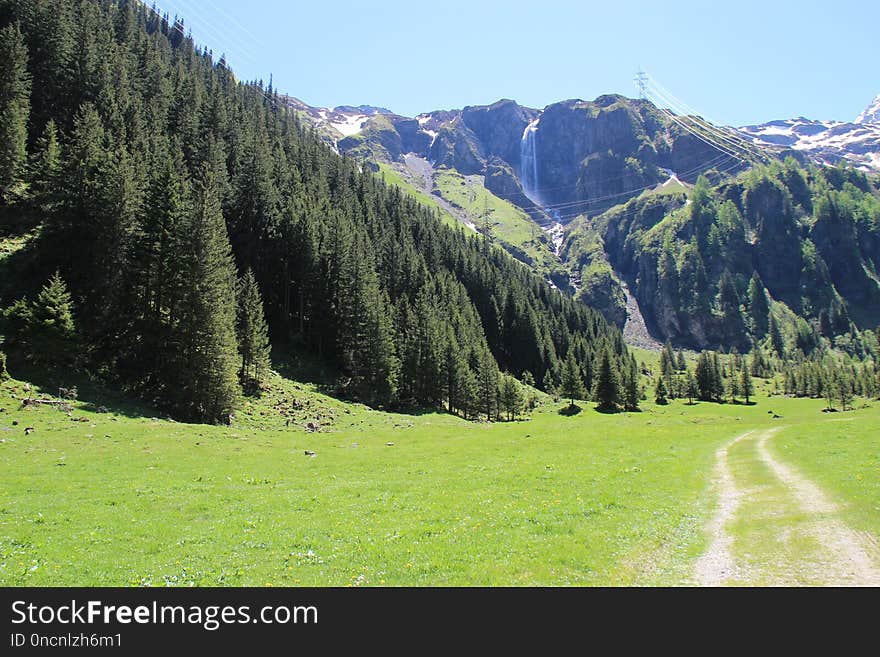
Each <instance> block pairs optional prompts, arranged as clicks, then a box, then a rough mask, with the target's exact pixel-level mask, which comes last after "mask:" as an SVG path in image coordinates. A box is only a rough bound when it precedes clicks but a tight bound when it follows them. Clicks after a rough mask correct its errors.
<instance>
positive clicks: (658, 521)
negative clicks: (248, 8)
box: [0, 375, 880, 586]
mask: <svg viewBox="0 0 880 657" xmlns="http://www.w3.org/2000/svg"><path fill="white" fill-rule="evenodd" d="M55 392H57V390H50V389H46V390H39V389H37V388H33V387H31V388H28V386H27V384H25V383H23V382H21V381H15V380H12V381H6V382H5V383H3V384H2V386H0V409H3V410H2V412H0V472H2V477H0V585H6V586H14V585H27V586H47V585H123V586H127V585H134V586H137V585H154V586H164V585H176V586H186V585H197V586H220V585H274V586H291V585H293V586H296V585H303V586H308V585H319V586H324V585H334V586H340V585H367V586H369V585H389V586H398V585H603V584H605V585H627V584H678V583H689V581H690V577H691V575H690V573H691V571H692V567H693V563H694V561H695V559H696V558H697V557H698V556H699V555H700V554H701V552H702V551H703V550H704V549H705V547H706V543H707V538H706V536H705V533H704V526H705V523H706V520H707V519H708V517H709V516H710V515H711V513H712V508H713V505H714V494H713V492H712V488H711V479H712V471H713V463H714V453H715V450H716V449H717V448H718V447H719V446H720V445H722V444H724V443H725V442H727V441H729V440H730V439H731V438H733V437H734V436H736V435H739V434H741V433H742V432H744V431H747V430H749V429H753V428H759V427H769V426H785V427H787V428H786V429H785V430H784V431H782V432H780V434H779V436H778V441H779V442H778V444H774V449H775V450H777V451H778V454H779V456H780V457H783V458H785V460H786V461H789V462H791V463H792V464H795V465H796V466H797V467H799V468H801V469H802V471H803V472H804V473H805V474H806V475H807V476H810V477H812V478H814V480H816V481H818V482H820V483H821V484H823V485H824V486H826V488H827V490H828V491H829V492H830V493H832V494H833V495H834V496H836V499H838V500H839V501H842V502H843V503H844V504H846V505H848V508H850V509H851V511H850V513H851V514H852V521H853V524H854V526H857V527H859V528H860V529H862V530H863V531H867V532H870V533H872V534H873V535H874V536H875V537H876V536H878V535H880V522H878V517H880V513H878V506H880V501H878V491H880V487H878V483H877V482H878V480H880V477H878V475H880V452H878V444H877V441H876V438H875V437H876V436H877V435H880V431H878V430H880V412H878V410H877V407H876V406H874V407H862V408H857V409H856V410H854V411H850V412H847V413H835V414H823V413H822V412H821V408H822V407H823V403H822V402H821V401H820V400H800V399H783V398H779V397H775V398H767V397H766V396H759V398H758V403H757V404H755V405H753V406H744V405H730V404H727V405H718V404H709V403H703V404H696V405H694V406H687V405H686V404H684V403H682V402H673V403H671V404H670V405H668V406H665V407H660V406H655V405H653V404H651V403H644V404H643V409H644V410H643V412H641V413H628V414H615V415H605V414H601V413H598V412H596V411H595V410H594V409H593V405H592V404H587V403H586V402H582V404H581V405H582V410H581V412H579V413H577V414H575V415H573V416H566V415H563V414H560V413H559V412H558V411H559V410H560V409H561V408H562V407H563V406H564V403H558V404H557V403H554V402H553V401H552V400H551V399H550V398H544V399H543V403H542V405H541V406H539V408H538V409H537V410H536V412H535V413H534V414H533V415H532V418H531V419H528V420H525V419H522V420H520V421H516V422H509V423H495V424H487V423H471V422H465V421H463V420H461V419H458V418H455V417H452V416H449V415H443V414H436V413H429V414H423V415H396V414H390V413H384V412H380V411H374V410H370V409H368V408H367V407H365V406H361V405H357V404H346V403H343V402H340V401H338V400H335V399H332V398H330V397H327V396H325V395H323V394H321V393H320V392H319V391H318V390H317V389H316V388H315V387H314V386H312V385H310V384H300V383H293V382H291V381H289V380H286V379H283V378H281V377H280V376H277V375H272V377H271V379H270V384H269V389H268V390H265V391H264V392H263V395H262V397H261V398H260V399H253V398H251V399H249V400H248V401H247V402H246V404H245V407H244V408H243V409H242V410H241V411H239V413H238V415H237V417H236V418H235V419H234V421H233V423H232V425H231V426H229V427H216V426H206V425H187V424H181V423H176V422H173V421H169V420H167V419H162V418H157V417H153V415H152V414H151V413H150V412H149V411H148V410H146V409H143V408H139V407H134V406H130V405H126V404H125V403H124V402H121V401H118V400H116V399H115V398H114V397H113V395H112V394H110V393H108V392H106V391H101V390H90V389H89V390H86V391H85V392H82V393H80V399H79V400H77V401H73V402H70V405H69V407H66V408H65V407H63V406H61V407H59V406H60V405H58V404H52V405H49V404H40V405H27V406H24V407H23V406H22V402H21V400H22V399H23V398H26V397H32V398H38V399H46V400H50V401H58V398H57V397H54V396H52V393H55ZM102 404H103V405H106V407H107V408H102V407H101V406H102ZM771 409H772V411H773V414H776V415H779V416H781V417H778V418H773V415H772V414H771V413H768V411H770V410H771ZM310 423H311V425H312V428H313V429H317V430H316V431H310V430H309V428H308V426H309V424H310ZM26 429H32V430H31V431H27V432H26ZM307 452H309V453H313V454H314V455H311V454H307Z"/></svg>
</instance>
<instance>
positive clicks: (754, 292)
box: [749, 272, 770, 340]
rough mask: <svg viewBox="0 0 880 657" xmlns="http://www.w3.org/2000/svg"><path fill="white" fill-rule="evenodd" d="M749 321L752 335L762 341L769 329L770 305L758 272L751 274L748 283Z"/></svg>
mask: <svg viewBox="0 0 880 657" xmlns="http://www.w3.org/2000/svg"><path fill="white" fill-rule="evenodd" d="M749 319H750V322H751V328H752V334H753V335H754V336H755V338H756V339H757V340H761V339H763V338H764V336H765V335H767V332H768V331H769V328H770V303H769V302H768V301H767V293H766V292H765V290H764V284H763V283H762V282H761V278H760V277H759V276H758V272H753V273H752V279H751V280H750V281H749Z"/></svg>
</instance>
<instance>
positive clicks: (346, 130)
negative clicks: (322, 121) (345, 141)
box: [330, 114, 369, 137]
mask: <svg viewBox="0 0 880 657" xmlns="http://www.w3.org/2000/svg"><path fill="white" fill-rule="evenodd" d="M368 118H369V117H367V116H364V115H363V114H355V115H353V116H346V117H345V118H344V119H343V120H342V121H339V120H337V121H330V125H332V126H333V127H334V128H336V130H338V131H339V132H341V133H342V134H343V135H344V136H346V137H349V136H351V135H356V134H357V133H359V132H360V131H361V130H362V129H363V127H364V123H366V122H367V119H368Z"/></svg>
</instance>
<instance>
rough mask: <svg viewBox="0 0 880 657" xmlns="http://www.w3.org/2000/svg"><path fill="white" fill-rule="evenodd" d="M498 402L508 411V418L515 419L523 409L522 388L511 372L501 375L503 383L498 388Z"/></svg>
mask: <svg viewBox="0 0 880 657" xmlns="http://www.w3.org/2000/svg"><path fill="white" fill-rule="evenodd" d="M498 402H499V404H500V405H501V408H502V409H503V410H504V411H505V412H506V413H507V420H508V421H511V420H515V419H516V416H517V415H518V414H519V413H520V411H521V410H522V405H523V394H522V388H521V387H520V385H519V383H517V381H516V379H514V378H513V377H512V376H511V375H510V374H503V375H502V376H501V383H500V385H499V389H498Z"/></svg>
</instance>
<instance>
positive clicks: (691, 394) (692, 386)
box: [684, 372, 699, 404]
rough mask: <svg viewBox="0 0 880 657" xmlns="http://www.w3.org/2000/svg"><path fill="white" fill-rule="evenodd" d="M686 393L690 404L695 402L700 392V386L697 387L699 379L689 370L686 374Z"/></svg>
mask: <svg viewBox="0 0 880 657" xmlns="http://www.w3.org/2000/svg"><path fill="white" fill-rule="evenodd" d="M684 389H685V395H686V396H687V400H688V404H693V403H694V399H695V398H696V397H697V395H698V394H699V388H698V387H697V380H696V379H695V378H694V375H693V374H691V373H690V372H687V374H686V376H685V387H684Z"/></svg>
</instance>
